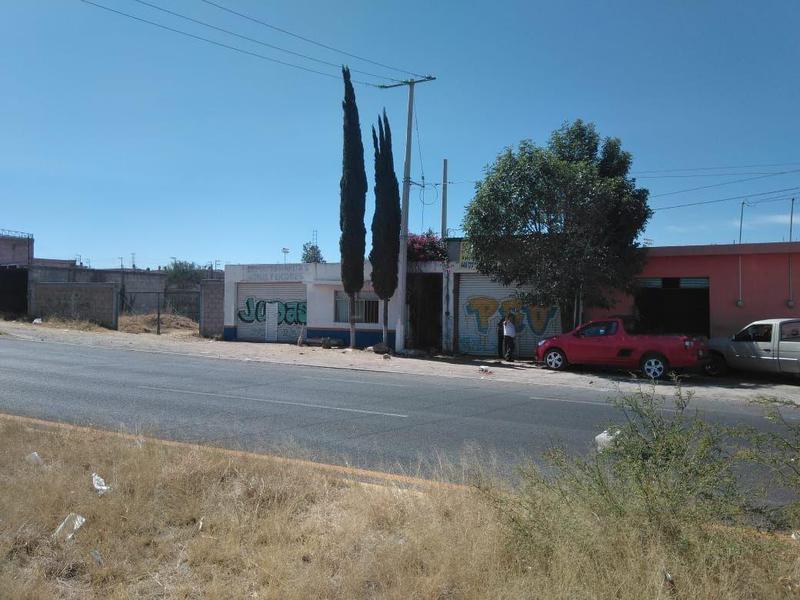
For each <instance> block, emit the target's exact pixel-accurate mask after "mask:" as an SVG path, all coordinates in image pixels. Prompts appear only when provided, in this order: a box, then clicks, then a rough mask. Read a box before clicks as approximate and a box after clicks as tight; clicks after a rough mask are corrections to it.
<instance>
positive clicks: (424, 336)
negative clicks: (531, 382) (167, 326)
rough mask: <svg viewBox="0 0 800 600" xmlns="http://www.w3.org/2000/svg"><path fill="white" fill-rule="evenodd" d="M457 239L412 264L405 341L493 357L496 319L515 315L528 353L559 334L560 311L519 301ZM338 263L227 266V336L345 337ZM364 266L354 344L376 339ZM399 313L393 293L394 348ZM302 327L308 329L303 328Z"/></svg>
mask: <svg viewBox="0 0 800 600" xmlns="http://www.w3.org/2000/svg"><path fill="white" fill-rule="evenodd" d="M468 250H469V249H468V246H467V245H466V244H465V243H464V242H462V241H461V240H455V239H453V240H448V261H447V262H446V263H441V262H424V263H409V266H408V275H407V277H408V279H407V282H408V294H407V299H408V306H407V318H408V322H407V327H406V344H405V345H406V347H407V348H420V349H425V350H427V349H429V348H437V349H438V348H441V349H443V350H445V351H448V352H457V353H463V354H477V355H496V354H498V353H499V348H500V342H499V335H498V325H499V323H500V321H501V320H502V318H503V315H505V314H513V315H515V318H516V322H517V348H518V350H517V352H518V354H519V356H523V357H525V356H527V357H530V356H533V355H534V353H535V349H536V344H537V342H538V341H539V340H540V339H543V338H545V337H548V336H550V335H553V334H555V333H559V332H560V327H561V322H560V321H561V320H560V317H559V314H558V310H557V309H555V308H552V307H543V306H537V305H530V304H525V303H523V302H522V301H521V300H520V299H519V298H518V297H517V295H516V293H517V290H516V289H515V288H510V287H507V286H503V285H501V284H499V283H496V282H493V281H492V280H491V279H490V278H489V277H487V276H486V275H481V274H480V273H478V272H477V271H476V270H475V268H474V264H473V263H472V262H471V260H470V258H469V252H468ZM340 273H341V265H340V264H338V263H323V264H289V265H283V264H271V265H226V266H225V315H224V324H225V327H224V338H225V339H227V340H247V341H277V342H296V341H297V339H298V337H299V336H300V335H301V334H304V335H305V337H306V338H320V337H330V338H338V339H341V340H342V341H344V342H345V343H349V339H350V328H349V320H348V314H349V313H348V305H347V296H346V295H345V293H344V289H343V286H342V282H341V274H340ZM370 273H371V266H370V264H369V263H368V262H367V263H365V265H364V287H363V289H362V291H361V293H360V294H359V296H358V304H357V311H356V314H357V319H358V325H357V333H356V345H357V346H359V347H364V346H371V345H373V344H376V343H377V342H379V341H381V338H382V334H381V328H382V323H381V319H382V318H383V310H382V307H381V306H380V302H379V300H378V297H377V296H376V295H375V293H374V291H373V289H372V284H371V282H370ZM399 316H400V303H399V302H398V299H397V297H396V296H395V297H393V298H392V299H391V300H390V302H389V322H388V324H387V325H388V329H389V344H390V346H392V347H394V335H395V329H396V325H397V322H398V319H399ZM304 328H305V329H304Z"/></svg>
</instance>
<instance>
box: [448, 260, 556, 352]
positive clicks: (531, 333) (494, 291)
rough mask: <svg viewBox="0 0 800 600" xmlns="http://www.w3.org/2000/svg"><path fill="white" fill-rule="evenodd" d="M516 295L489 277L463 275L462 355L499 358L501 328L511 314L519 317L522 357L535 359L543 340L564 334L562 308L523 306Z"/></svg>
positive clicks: (460, 307)
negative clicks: (538, 344) (560, 310)
mask: <svg viewBox="0 0 800 600" xmlns="http://www.w3.org/2000/svg"><path fill="white" fill-rule="evenodd" d="M516 291H517V289H516V288H513V287H506V286H503V285H500V284H499V283H496V282H494V281H492V280H491V279H490V278H489V277H487V276H486V275H480V274H478V273H463V274H461V276H460V284H459V292H458V296H459V297H458V298H457V299H456V302H458V321H459V323H458V349H459V351H460V352H464V353H467V354H481V355H495V356H497V355H498V354H499V353H498V339H499V335H498V324H499V323H500V321H501V320H502V318H503V315H505V314H506V313H509V312H510V313H512V314H514V315H516V325H517V344H516V345H517V355H518V356H521V357H532V356H534V355H535V353H536V344H537V343H538V342H539V340H541V339H542V338H545V337H549V336H551V335H555V334H557V333H560V332H561V318H560V316H559V313H558V308H555V307H547V306H538V305H531V304H523V303H522V302H520V301H519V300H518V299H517V298H516V296H515V292H516Z"/></svg>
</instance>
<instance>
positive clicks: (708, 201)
mask: <svg viewBox="0 0 800 600" xmlns="http://www.w3.org/2000/svg"><path fill="white" fill-rule="evenodd" d="M796 190H800V186H796V187H790V188H784V189H781V190H770V191H769V192H760V193H757V194H743V195H741V196H729V197H727V198H718V199H716V200H701V201H698V202H686V203H684V204H673V205H671V206H659V207H658V208H653V209H652V210H653V212H657V211H661V210H672V209H675V208H686V207H688V206H702V205H705V204H718V203H720V202H729V201H731V200H746V199H747V198H754V197H757V196H769V195H770V194H782V193H784V192H795V191H796Z"/></svg>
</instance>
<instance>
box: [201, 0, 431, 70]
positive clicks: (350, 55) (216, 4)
mask: <svg viewBox="0 0 800 600" xmlns="http://www.w3.org/2000/svg"><path fill="white" fill-rule="evenodd" d="M200 1H201V2H205V3H206V4H210V5H211V6H214V7H216V8H218V9H220V10H224V11H225V12H228V13H231V14H234V15H236V16H237V17H241V18H243V19H247V20H248V21H252V22H253V23H258V24H259V25H263V26H264V27H269V28H270V29H273V30H275V31H280V32H281V33H284V34H286V35H290V36H292V37H293V38H297V39H298V40H303V41H304V42H308V43H309V44H314V45H315V46H319V47H320V48H325V49H326V50H331V51H333V52H338V53H339V54H343V55H344V56H349V57H350V58H355V59H357V60H362V61H364V62H367V63H370V64H372V65H376V66H378V67H383V68H384V69H390V70H392V71H397V72H398V73H407V74H408V75H413V76H414V77H425V75H420V74H419V73H414V72H413V71H409V70H408V69H400V68H398V67H392V66H391V65H387V64H384V63H380V62H377V61H375V60H370V59H369V58H365V57H363V56H359V55H358V54H353V53H352V52H346V51H344V50H341V49H339V48H334V47H333V46H329V45H327V44H323V43H322V42H318V41H316V40H312V39H311V38H307V37H304V36H302V35H299V34H297V33H293V32H291V31H289V30H287V29H283V28H281V27H277V26H275V25H272V24H271V23H267V22H266V21H263V20H261V19H257V18H255V17H251V16H250V15H246V14H244V13H241V12H238V11H235V10H233V9H231V8H228V7H227V6H223V5H222V4H218V3H217V2H213V1H212V0H200Z"/></svg>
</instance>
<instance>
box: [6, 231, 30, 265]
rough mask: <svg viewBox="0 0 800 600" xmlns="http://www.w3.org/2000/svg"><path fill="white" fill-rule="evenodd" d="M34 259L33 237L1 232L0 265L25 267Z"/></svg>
mask: <svg viewBox="0 0 800 600" xmlns="http://www.w3.org/2000/svg"><path fill="white" fill-rule="evenodd" d="M32 260H33V238H32V237H22V236H17V235H2V234H0V265H16V266H19V267H25V266H27V265H29V264H31V261H32Z"/></svg>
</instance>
